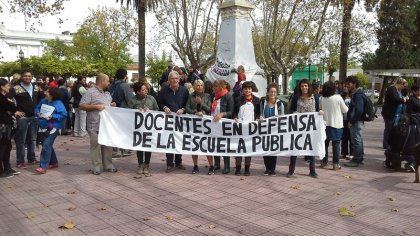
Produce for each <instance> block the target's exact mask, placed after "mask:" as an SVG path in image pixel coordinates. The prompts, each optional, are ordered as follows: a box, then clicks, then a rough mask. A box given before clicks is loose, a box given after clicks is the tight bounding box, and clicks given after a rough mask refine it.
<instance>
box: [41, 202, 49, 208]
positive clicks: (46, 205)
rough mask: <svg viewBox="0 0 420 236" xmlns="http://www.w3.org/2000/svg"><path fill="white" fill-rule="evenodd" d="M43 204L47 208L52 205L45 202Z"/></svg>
mask: <svg viewBox="0 0 420 236" xmlns="http://www.w3.org/2000/svg"><path fill="white" fill-rule="evenodd" d="M42 206H43V207H45V208H47V207H50V205H48V204H45V203H43V204H42Z"/></svg>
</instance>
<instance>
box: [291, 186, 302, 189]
mask: <svg viewBox="0 0 420 236" xmlns="http://www.w3.org/2000/svg"><path fill="white" fill-rule="evenodd" d="M291 188H292V189H296V190H299V189H300V186H299V185H293V186H292V187H291Z"/></svg>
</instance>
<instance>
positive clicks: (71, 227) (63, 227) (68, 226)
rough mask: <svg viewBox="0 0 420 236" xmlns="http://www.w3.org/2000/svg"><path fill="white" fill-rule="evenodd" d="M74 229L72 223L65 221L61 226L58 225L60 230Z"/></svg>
mask: <svg viewBox="0 0 420 236" xmlns="http://www.w3.org/2000/svg"><path fill="white" fill-rule="evenodd" d="M74 227H76V224H75V223H74V222H73V221H67V222H66V223H64V224H63V225H60V226H59V227H58V228H60V229H73V228H74Z"/></svg>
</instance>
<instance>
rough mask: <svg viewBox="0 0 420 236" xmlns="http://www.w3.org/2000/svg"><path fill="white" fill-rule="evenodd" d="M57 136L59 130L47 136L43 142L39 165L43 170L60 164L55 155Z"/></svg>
mask: <svg viewBox="0 0 420 236" xmlns="http://www.w3.org/2000/svg"><path fill="white" fill-rule="evenodd" d="M57 135H58V129H56V130H55V131H54V132H53V133H50V134H49V135H48V136H46V137H45V139H44V141H43V142H42V151H41V158H40V164H39V165H40V166H41V168H42V169H48V165H55V164H57V163H58V160H57V156H56V155H55V151H54V147H53V145H54V141H55V138H56V137H57Z"/></svg>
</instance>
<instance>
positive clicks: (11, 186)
mask: <svg viewBox="0 0 420 236" xmlns="http://www.w3.org/2000/svg"><path fill="white" fill-rule="evenodd" d="M6 187H7V188H11V189H15V188H16V187H17V185H16V184H6Z"/></svg>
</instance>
